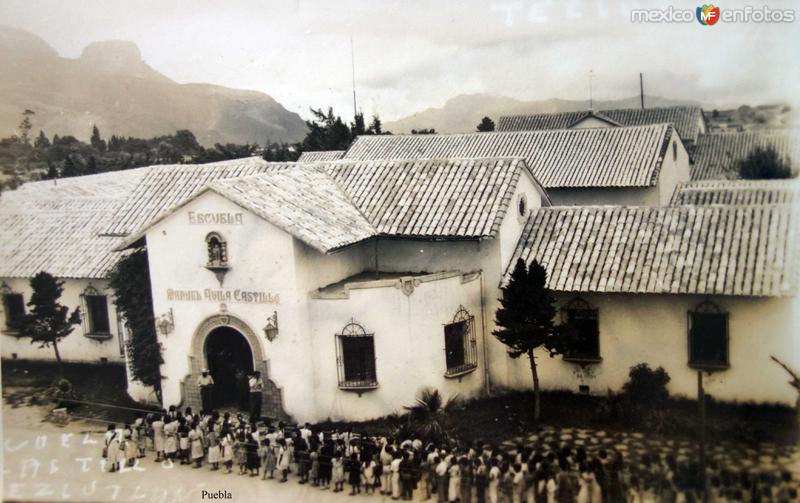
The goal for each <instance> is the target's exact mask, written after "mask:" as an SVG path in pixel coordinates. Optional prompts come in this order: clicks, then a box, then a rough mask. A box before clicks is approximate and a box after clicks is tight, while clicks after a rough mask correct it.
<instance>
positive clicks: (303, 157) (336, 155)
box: [297, 150, 344, 162]
mask: <svg viewBox="0 0 800 503" xmlns="http://www.w3.org/2000/svg"><path fill="white" fill-rule="evenodd" d="M342 156H344V150H323V151H320V152H303V153H302V154H300V157H299V158H298V159H297V162H319V161H338V160H339V159H341V158H342Z"/></svg>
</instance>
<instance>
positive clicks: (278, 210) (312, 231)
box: [211, 165, 375, 253]
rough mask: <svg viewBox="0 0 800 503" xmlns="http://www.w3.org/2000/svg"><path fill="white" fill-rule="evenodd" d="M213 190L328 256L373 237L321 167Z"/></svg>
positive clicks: (235, 182) (222, 183) (216, 185)
mask: <svg viewBox="0 0 800 503" xmlns="http://www.w3.org/2000/svg"><path fill="white" fill-rule="evenodd" d="M211 190H213V191H215V192H217V193H219V194H221V195H222V196H224V197H226V198H228V199H230V200H231V201H233V202H235V203H236V204H238V205H240V206H242V207H243V208H245V209H247V210H249V211H251V212H252V213H254V214H256V215H258V216H260V217H261V218H263V219H265V220H267V221H269V222H272V223H273V224H275V225H276V226H277V227H279V228H281V229H283V230H285V231H286V232H288V233H289V234H291V235H293V236H295V237H297V238H298V239H299V240H301V241H303V242H305V243H306V244H308V245H309V246H311V247H313V248H316V249H317V250H319V251H321V252H323V253H326V252H328V251H331V250H334V249H336V248H341V247H342V246H347V245H349V244H353V243H356V242H358V241H361V240H364V239H367V238H369V237H371V236H373V235H375V229H374V228H373V227H372V225H371V224H370V223H369V222H368V221H367V220H366V219H365V218H364V216H363V215H362V214H361V213H360V212H359V211H358V209H357V208H356V207H355V206H353V204H352V203H351V202H350V200H349V199H348V197H347V195H346V194H345V193H344V192H342V189H341V188H339V187H338V186H337V185H336V183H335V182H334V181H333V180H332V179H331V177H330V176H328V175H327V174H326V173H325V172H324V170H323V168H321V167H315V166H302V165H301V166H297V167H295V168H293V169H288V170H279V171H274V172H271V173H267V174H261V175H255V176H248V177H244V178H233V179H227V180H220V181H217V182H214V183H212V184H211Z"/></svg>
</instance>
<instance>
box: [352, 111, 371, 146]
mask: <svg viewBox="0 0 800 503" xmlns="http://www.w3.org/2000/svg"><path fill="white" fill-rule="evenodd" d="M366 132H367V126H366V124H365V123H364V114H356V115H355V117H354V118H353V122H352V123H351V124H350V138H351V139H352V140H355V139H356V138H357V137H359V136H360V135H363V134H366Z"/></svg>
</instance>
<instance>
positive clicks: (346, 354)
mask: <svg viewBox="0 0 800 503" xmlns="http://www.w3.org/2000/svg"><path fill="white" fill-rule="evenodd" d="M374 335H375V334H370V333H367V331H366V330H364V327H362V326H361V325H359V324H358V323H356V322H355V321H352V320H351V321H350V323H348V324H347V325H345V326H344V328H343V329H342V331H341V333H338V334H336V363H337V368H338V374H339V387H340V388H344V389H348V388H349V389H364V388H375V387H377V386H378V376H377V374H376V372H375V338H374Z"/></svg>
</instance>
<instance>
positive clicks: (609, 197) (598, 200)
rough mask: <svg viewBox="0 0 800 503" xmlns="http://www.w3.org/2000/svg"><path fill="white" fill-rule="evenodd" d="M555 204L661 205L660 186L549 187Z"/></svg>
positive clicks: (551, 198)
mask: <svg viewBox="0 0 800 503" xmlns="http://www.w3.org/2000/svg"><path fill="white" fill-rule="evenodd" d="M547 194H548V195H549V196H550V200H551V201H552V202H553V206H598V205H599V206H604V205H614V206H659V205H660V204H661V201H660V192H659V190H658V187H587V188H567V189H556V188H551V189H547Z"/></svg>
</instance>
